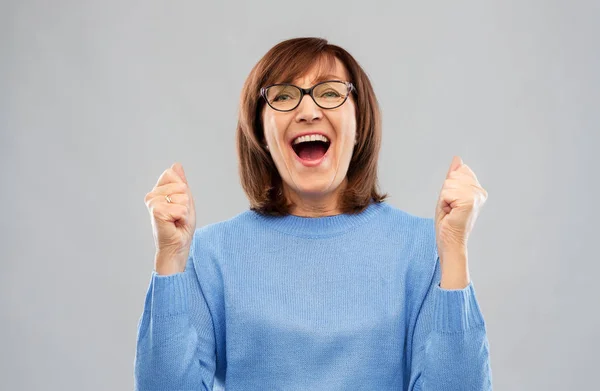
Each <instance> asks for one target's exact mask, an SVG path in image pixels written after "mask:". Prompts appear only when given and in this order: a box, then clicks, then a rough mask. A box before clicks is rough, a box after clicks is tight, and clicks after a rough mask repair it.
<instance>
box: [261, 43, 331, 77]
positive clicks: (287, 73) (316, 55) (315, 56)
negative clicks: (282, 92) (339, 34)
mask: <svg viewBox="0 0 600 391" xmlns="http://www.w3.org/2000/svg"><path fill="white" fill-rule="evenodd" d="M307 49H312V48H307ZM335 60H336V57H335V55H334V54H333V53H331V52H314V51H312V50H306V51H304V52H302V51H301V52H296V53H282V54H281V55H280V56H279V57H278V58H277V59H276V60H275V62H274V64H273V65H272V68H271V72H269V75H267V78H266V80H265V81H264V83H263V84H262V85H263V86H265V85H271V84H278V83H292V82H293V81H294V80H296V79H299V78H302V77H304V76H306V75H308V74H309V73H310V72H311V71H312V70H313V69H315V67H316V70H317V72H316V74H317V75H318V76H317V78H316V79H315V80H311V81H310V83H311V85H314V84H316V83H318V82H320V81H323V80H328V79H330V78H332V76H331V75H332V74H333V73H334V70H335V65H336V64H335ZM336 79H337V77H336Z"/></svg>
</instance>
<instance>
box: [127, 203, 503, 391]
mask: <svg viewBox="0 0 600 391" xmlns="http://www.w3.org/2000/svg"><path fill="white" fill-rule="evenodd" d="M440 279H441V270H440V263H439V258H438V254H437V246H436V241H435V227H434V224H433V219H429V218H422V217H417V216H413V215H411V214H408V213H406V212H403V211H401V210H399V209H397V208H395V207H393V206H391V205H389V204H388V203H386V202H382V203H371V204H370V205H369V207H368V208H367V209H365V210H364V211H363V212H362V213H360V214H355V215H350V214H341V215H336V216H327V217H317V218H309V217H299V216H294V215H288V216H284V217H273V216H264V215H261V214H258V213H256V212H254V211H251V210H246V211H244V212H242V213H240V214H238V215H237V216H235V217H233V218H231V219H229V220H226V221H222V222H218V223H214V224H210V225H207V226H205V227H202V228H198V229H196V231H195V233H194V237H193V242H192V246H191V248H190V255H189V258H188V261H187V265H186V269H185V271H184V272H182V273H177V274H174V275H171V276H161V275H158V274H156V272H155V271H153V272H152V276H151V279H150V284H149V288H148V291H147V294H146V300H145V304H144V310H143V313H142V315H141V317H140V320H139V324H138V338H137V348H136V354H135V360H134V380H135V387H136V390H213V389H215V390H221V389H226V390H227V391H238V390H243V391H251V390H286V391H287V390H303V391H306V390H377V391H385V390H411V391H412V390H421V391H446V390H448V391H450V390H452V391H467V390H477V391H479V390H491V389H492V381H491V380H492V379H491V369H490V358H489V344H488V339H487V334H486V326H485V322H484V318H483V315H482V312H481V310H480V307H479V304H478V302H477V299H476V297H475V291H474V288H473V284H472V283H471V284H469V286H467V287H466V288H464V289H456V290H446V289H442V288H441V287H440V286H439V283H440ZM213 385H214V387H215V388H213Z"/></svg>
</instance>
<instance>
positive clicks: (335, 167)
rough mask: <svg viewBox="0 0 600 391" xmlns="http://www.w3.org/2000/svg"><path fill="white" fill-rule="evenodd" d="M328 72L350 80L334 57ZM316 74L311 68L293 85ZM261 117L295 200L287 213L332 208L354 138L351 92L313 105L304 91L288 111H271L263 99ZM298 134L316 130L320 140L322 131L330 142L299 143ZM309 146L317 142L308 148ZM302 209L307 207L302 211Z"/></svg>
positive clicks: (312, 79)
mask: <svg viewBox="0 0 600 391" xmlns="http://www.w3.org/2000/svg"><path fill="white" fill-rule="evenodd" d="M327 73H328V75H329V76H328V77H327V78H326V79H325V80H341V81H349V80H348V74H347V72H346V69H345V67H344V66H343V64H342V63H341V62H340V61H339V60H338V59H336V63H335V68H334V69H332V70H330V71H329V72H327ZM319 76H320V75H319V74H318V68H317V67H314V68H313V69H312V70H310V71H309V72H308V73H307V74H306V75H304V76H303V77H301V78H299V79H296V80H294V81H292V84H294V85H296V86H298V87H301V88H310V87H312V86H313V85H314V84H316V81H315V80H316V79H317V77H319ZM315 96H316V94H315ZM262 119H263V128H264V137H265V140H264V141H265V144H266V145H268V146H269V149H268V151H269V152H270V154H271V156H272V158H273V161H274V162H275V165H276V167H277V170H278V172H279V174H280V175H281V178H282V179H283V190H284V194H285V195H286V197H287V198H288V200H291V201H292V202H293V203H294V204H295V208H293V211H292V213H294V212H296V213H294V214H299V215H310V214H312V213H310V211H309V210H310V209H312V211H313V212H315V211H321V212H325V214H334V212H337V200H338V197H339V193H340V191H341V190H343V188H344V187H345V185H346V183H347V180H346V173H347V171H348V166H349V164H350V158H351V157H352V151H353V149H354V146H355V139H356V115H355V103H354V98H353V96H352V94H350V96H349V97H348V99H346V101H345V102H344V104H342V105H341V106H339V107H337V108H334V109H323V108H321V107H319V106H317V105H316V104H315V102H314V101H313V99H312V98H311V97H310V96H309V95H304V96H303V98H302V101H301V102H300V104H299V106H298V107H296V108H295V109H294V110H292V111H288V112H280V111H276V110H274V109H273V108H271V107H269V106H268V105H266V104H265V107H264V109H263V113H262ZM302 135H320V136H317V140H319V139H320V140H323V138H322V136H325V137H326V139H327V140H328V141H329V146H328V147H327V143H325V144H320V146H318V145H319V143H318V142H317V143H315V142H310V143H308V142H307V143H306V144H304V143H298V141H303V140H307V138H300V139H298V136H302ZM299 144H304V145H303V146H301V145H299ZM311 145H312V146H318V147H315V148H311ZM299 147H303V148H299ZM325 148H327V149H326V152H325V154H324V155H323V151H324V150H325ZM302 208H305V209H306V211H304V213H303V212H302V211H301V210H300V209H302ZM294 209H295V210H294ZM327 212H329V213H327Z"/></svg>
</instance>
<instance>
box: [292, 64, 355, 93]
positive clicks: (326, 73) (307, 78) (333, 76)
mask: <svg viewBox="0 0 600 391" xmlns="http://www.w3.org/2000/svg"><path fill="white" fill-rule="evenodd" d="M334 59H335V61H331V60H329V61H326V60H320V61H316V62H315V63H314V64H313V66H312V67H310V69H308V70H307V71H306V72H305V73H304V74H303V75H301V76H299V77H296V78H295V79H293V80H288V81H287V82H288V83H292V84H295V85H297V86H300V87H310V86H312V85H314V84H316V83H318V82H320V81H323V80H344V81H348V72H347V71H346V67H345V66H344V64H342V62H341V61H340V60H339V59H338V58H337V57H334Z"/></svg>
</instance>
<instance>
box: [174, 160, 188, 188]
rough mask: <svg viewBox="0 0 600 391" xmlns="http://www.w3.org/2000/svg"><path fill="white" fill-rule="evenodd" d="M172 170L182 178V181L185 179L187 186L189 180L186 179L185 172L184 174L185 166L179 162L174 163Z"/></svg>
mask: <svg viewBox="0 0 600 391" xmlns="http://www.w3.org/2000/svg"><path fill="white" fill-rule="evenodd" d="M171 168H172V169H173V171H175V172H176V173H177V175H179V176H180V177H181V179H183V181H184V182H185V184H186V185H187V184H188V182H187V178H186V177H185V172H183V166H182V165H181V163H179V162H177V163H174V164H173V165H172V166H171Z"/></svg>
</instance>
